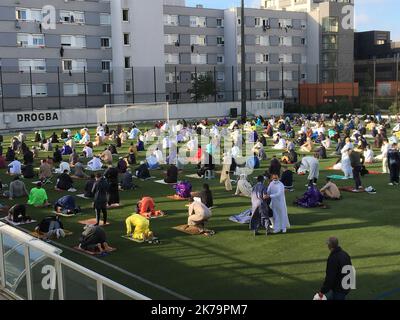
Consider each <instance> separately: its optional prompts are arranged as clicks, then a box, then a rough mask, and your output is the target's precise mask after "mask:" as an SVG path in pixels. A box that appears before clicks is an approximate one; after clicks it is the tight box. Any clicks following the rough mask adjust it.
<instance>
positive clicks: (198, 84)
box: [188, 73, 217, 102]
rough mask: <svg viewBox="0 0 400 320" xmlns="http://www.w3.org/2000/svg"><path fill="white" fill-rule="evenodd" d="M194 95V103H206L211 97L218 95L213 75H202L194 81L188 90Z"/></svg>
mask: <svg viewBox="0 0 400 320" xmlns="http://www.w3.org/2000/svg"><path fill="white" fill-rule="evenodd" d="M188 93H190V94H191V95H192V100H193V101H196V102H197V101H205V100H206V99H207V98H208V97H209V96H214V95H216V94H217V91H216V90H215V82H214V79H213V77H212V76H211V74H209V73H207V74H201V75H199V76H198V77H197V81H196V79H194V81H193V83H192V87H191V88H190V89H189V90H188Z"/></svg>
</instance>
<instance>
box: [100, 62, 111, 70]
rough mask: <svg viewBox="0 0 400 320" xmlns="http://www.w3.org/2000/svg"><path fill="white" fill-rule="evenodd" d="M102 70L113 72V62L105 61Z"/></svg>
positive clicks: (102, 63)
mask: <svg viewBox="0 0 400 320" xmlns="http://www.w3.org/2000/svg"><path fill="white" fill-rule="evenodd" d="M101 70H103V71H109V70H111V61H110V60H103V61H102V62H101Z"/></svg>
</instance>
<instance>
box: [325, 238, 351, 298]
mask: <svg viewBox="0 0 400 320" xmlns="http://www.w3.org/2000/svg"><path fill="white" fill-rule="evenodd" d="M327 245H328V249H329V251H330V252H331V253H330V255H329V258H328V261H327V264H326V276H325V281H324V284H323V285H322V288H321V290H320V291H319V293H318V294H319V296H320V297H321V298H322V297H323V296H324V295H328V297H327V298H328V299H329V300H345V299H346V296H347V295H348V294H349V292H350V289H345V288H343V278H344V277H345V276H347V274H348V272H347V273H346V272H343V271H344V268H345V267H349V266H350V267H351V266H352V263H351V258H350V256H349V255H348V254H347V253H346V252H345V251H344V250H343V249H342V248H341V247H340V246H339V240H338V239H337V238H336V237H330V238H329V239H328V241H327ZM353 280H355V279H353Z"/></svg>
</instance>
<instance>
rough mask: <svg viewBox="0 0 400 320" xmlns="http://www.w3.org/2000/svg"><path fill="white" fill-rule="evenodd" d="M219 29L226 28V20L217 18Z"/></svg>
mask: <svg viewBox="0 0 400 320" xmlns="http://www.w3.org/2000/svg"><path fill="white" fill-rule="evenodd" d="M217 27H218V28H223V27H224V19H222V18H217Z"/></svg>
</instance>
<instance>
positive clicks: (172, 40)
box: [164, 34, 179, 45]
mask: <svg viewBox="0 0 400 320" xmlns="http://www.w3.org/2000/svg"><path fill="white" fill-rule="evenodd" d="M178 43H179V35H177V34H165V35H164V44H166V45H177V44H178Z"/></svg>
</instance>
